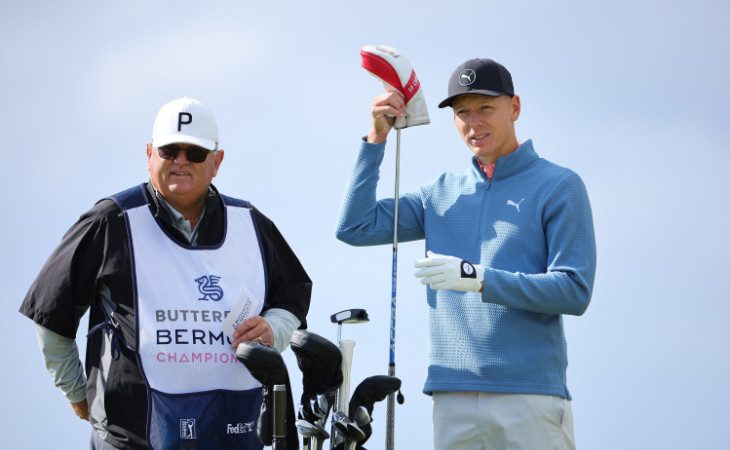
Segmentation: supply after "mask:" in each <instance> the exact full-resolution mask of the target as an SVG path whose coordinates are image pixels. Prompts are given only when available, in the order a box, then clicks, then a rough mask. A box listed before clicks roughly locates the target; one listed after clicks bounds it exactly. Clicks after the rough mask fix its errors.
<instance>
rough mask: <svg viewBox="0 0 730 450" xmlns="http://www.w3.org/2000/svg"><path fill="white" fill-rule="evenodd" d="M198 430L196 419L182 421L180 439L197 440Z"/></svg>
mask: <svg viewBox="0 0 730 450" xmlns="http://www.w3.org/2000/svg"><path fill="white" fill-rule="evenodd" d="M197 438H198V430H196V429H195V419H180V439H197Z"/></svg>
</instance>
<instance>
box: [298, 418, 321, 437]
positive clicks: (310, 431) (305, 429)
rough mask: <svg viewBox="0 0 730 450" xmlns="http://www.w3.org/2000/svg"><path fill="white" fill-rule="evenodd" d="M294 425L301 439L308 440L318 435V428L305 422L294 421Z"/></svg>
mask: <svg viewBox="0 0 730 450" xmlns="http://www.w3.org/2000/svg"><path fill="white" fill-rule="evenodd" d="M296 425H297V431H299V434H301V435H302V436H303V437H306V438H309V437H312V436H315V435H317V434H318V433H319V428H317V427H316V426H315V425H314V424H313V423H311V422H309V421H307V420H304V419H299V420H297V421H296Z"/></svg>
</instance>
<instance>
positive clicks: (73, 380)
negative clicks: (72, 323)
mask: <svg viewBox="0 0 730 450" xmlns="http://www.w3.org/2000/svg"><path fill="white" fill-rule="evenodd" d="M36 334H37V335H38V345H39V346H40V348H41V353H42V354H43V359H44V361H45V363H46V369H47V370H48V373H50V374H51V377H52V378H53V382H54V383H55V384H56V387H58V388H59V389H61V391H63V393H64V394H65V395H66V398H67V399H68V400H69V401H70V402H71V403H78V402H81V401H84V400H86V375H85V374H84V366H83V365H82V364H81V360H80V359H79V348H78V347H77V346H76V341H75V340H74V339H70V338H67V337H65V336H61V335H60V334H58V333H54V332H53V331H51V330H49V329H48V328H45V327H43V326H41V325H38V324H36Z"/></svg>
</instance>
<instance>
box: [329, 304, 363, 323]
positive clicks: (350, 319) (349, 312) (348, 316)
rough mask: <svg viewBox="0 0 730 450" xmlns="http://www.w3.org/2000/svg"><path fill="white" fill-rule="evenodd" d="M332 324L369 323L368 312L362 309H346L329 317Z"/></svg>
mask: <svg viewBox="0 0 730 450" xmlns="http://www.w3.org/2000/svg"><path fill="white" fill-rule="evenodd" d="M330 320H331V321H332V323H337V324H342V323H364V322H369V321H370V319H369V318H368V312H367V311H365V310H364V309H358V308H355V309H346V310H344V311H340V312H338V313H335V314H333V315H332V316H330Z"/></svg>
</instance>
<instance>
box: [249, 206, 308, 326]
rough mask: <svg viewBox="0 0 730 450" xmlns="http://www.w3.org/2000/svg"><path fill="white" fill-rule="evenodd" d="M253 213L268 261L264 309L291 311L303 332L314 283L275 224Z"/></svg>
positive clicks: (255, 212) (254, 210)
mask: <svg viewBox="0 0 730 450" xmlns="http://www.w3.org/2000/svg"><path fill="white" fill-rule="evenodd" d="M252 211H253V217H254V219H255V220H256V224H257V225H258V230H259V234H260V237H261V244H262V249H263V252H264V258H265V259H266V273H267V277H268V293H267V297H266V301H265V305H264V309H265V310H266V309H269V308H280V309H284V310H286V311H289V312H290V313H292V314H294V316H296V318H297V319H299V321H300V322H301V325H300V328H302V329H304V328H307V313H308V312H309V302H310V299H311V296H312V280H310V279H309V276H308V275H307V272H306V271H305V270H304V268H303V267H302V265H301V263H300V262H299V259H298V258H297V256H296V255H295V254H294V251H292V249H291V247H289V244H288V243H287V242H286V240H285V239H284V237H283V236H282V235H281V233H280V232H279V230H278V229H277V228H276V225H274V222H272V221H271V220H270V219H269V218H268V217H266V216H265V215H263V214H262V213H261V212H260V211H259V210H257V209H256V208H253V209H252Z"/></svg>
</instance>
